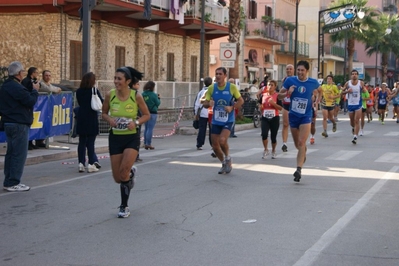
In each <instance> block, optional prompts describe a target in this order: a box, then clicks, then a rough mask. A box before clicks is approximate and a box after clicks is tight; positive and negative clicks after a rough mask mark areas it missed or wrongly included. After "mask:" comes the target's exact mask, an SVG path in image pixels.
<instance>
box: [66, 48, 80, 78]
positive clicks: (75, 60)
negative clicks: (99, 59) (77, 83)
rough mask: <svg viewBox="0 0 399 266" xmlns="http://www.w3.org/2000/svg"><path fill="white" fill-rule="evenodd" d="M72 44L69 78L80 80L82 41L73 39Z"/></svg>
mask: <svg viewBox="0 0 399 266" xmlns="http://www.w3.org/2000/svg"><path fill="white" fill-rule="evenodd" d="M70 46H71V47H70V55H69V57H70V60H69V61H70V65H69V72H70V74H69V79H71V80H80V79H81V78H82V42H79V41H71V43H70Z"/></svg>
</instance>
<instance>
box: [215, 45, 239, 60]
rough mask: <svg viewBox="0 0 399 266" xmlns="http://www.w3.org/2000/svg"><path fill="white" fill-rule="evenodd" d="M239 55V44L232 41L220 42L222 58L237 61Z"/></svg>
mask: <svg viewBox="0 0 399 266" xmlns="http://www.w3.org/2000/svg"><path fill="white" fill-rule="evenodd" d="M236 57H237V44H236V43H230V42H222V43H220V56H219V58H220V60H222V61H235V60H236Z"/></svg>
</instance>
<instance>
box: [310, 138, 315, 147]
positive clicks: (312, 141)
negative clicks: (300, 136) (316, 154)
mask: <svg viewBox="0 0 399 266" xmlns="http://www.w3.org/2000/svg"><path fill="white" fill-rule="evenodd" d="M310 144H312V145H313V144H314V137H311V138H310Z"/></svg>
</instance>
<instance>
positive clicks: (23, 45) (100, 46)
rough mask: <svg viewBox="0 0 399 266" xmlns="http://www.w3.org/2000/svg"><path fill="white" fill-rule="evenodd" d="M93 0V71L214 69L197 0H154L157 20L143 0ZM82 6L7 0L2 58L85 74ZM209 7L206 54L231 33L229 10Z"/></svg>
mask: <svg viewBox="0 0 399 266" xmlns="http://www.w3.org/2000/svg"><path fill="white" fill-rule="evenodd" d="M92 2H97V5H96V6H95V7H94V8H93V10H92V11H91V19H92V20H91V34H90V71H93V72H94V73H95V74H96V76H97V79H99V80H112V79H113V76H114V72H115V69H116V68H118V67H120V66H124V65H129V66H133V67H135V68H137V69H139V70H140V71H142V72H144V74H145V79H146V80H161V81H187V82H190V81H191V82H195V81H199V79H200V77H199V70H200V60H204V62H205V64H204V65H205V70H206V72H208V66H209V56H204V58H203V59H202V58H200V55H201V51H200V28H201V26H200V25H201V12H200V7H199V3H198V1H197V3H194V2H186V3H185V4H184V5H182V6H179V7H175V8H173V9H174V10H175V13H173V12H171V10H172V7H171V5H172V2H173V1H170V0H166V1H161V0H153V1H152V6H151V13H152V15H151V19H150V20H148V18H145V17H144V15H143V14H144V1H141V0H140V1H133V0H130V1H127V0H102V1H92ZM80 7H81V1H80V0H79V1H72V0H71V1H65V0H54V1H53V0H51V1H49V0H14V1H2V3H0V66H8V64H9V63H10V62H12V61H16V60H17V61H21V62H22V63H23V64H24V66H25V67H26V68H28V67H30V66H35V67H37V68H39V70H40V71H42V70H44V69H48V70H50V71H51V72H52V74H53V75H52V76H53V77H52V78H53V81H54V82H60V81H63V80H80V79H81V76H82V73H81V72H82V70H81V69H82V45H83V44H82V33H81V32H79V28H80V26H81V20H80V16H79V8H80ZM176 10H178V11H176ZM178 14H184V15H183V16H180V17H178ZM205 14H206V17H205V18H204V20H205V21H204V25H205V26H204V28H205V32H206V33H205V41H204V54H205V55H209V42H210V41H211V40H212V39H214V38H219V37H221V36H226V35H227V34H228V28H227V24H226V22H228V12H227V9H226V8H223V7H222V6H221V5H219V4H218V3H217V2H211V3H207V5H206V9H205Z"/></svg>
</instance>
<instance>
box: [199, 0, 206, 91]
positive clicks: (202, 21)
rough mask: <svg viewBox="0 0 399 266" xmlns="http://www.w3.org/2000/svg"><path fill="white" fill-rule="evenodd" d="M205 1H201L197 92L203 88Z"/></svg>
mask: <svg viewBox="0 0 399 266" xmlns="http://www.w3.org/2000/svg"><path fill="white" fill-rule="evenodd" d="M204 16H205V0H201V31H200V38H201V44H200V82H199V90H201V89H202V87H203V86H204V85H203V83H204V53H205V22H204Z"/></svg>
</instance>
